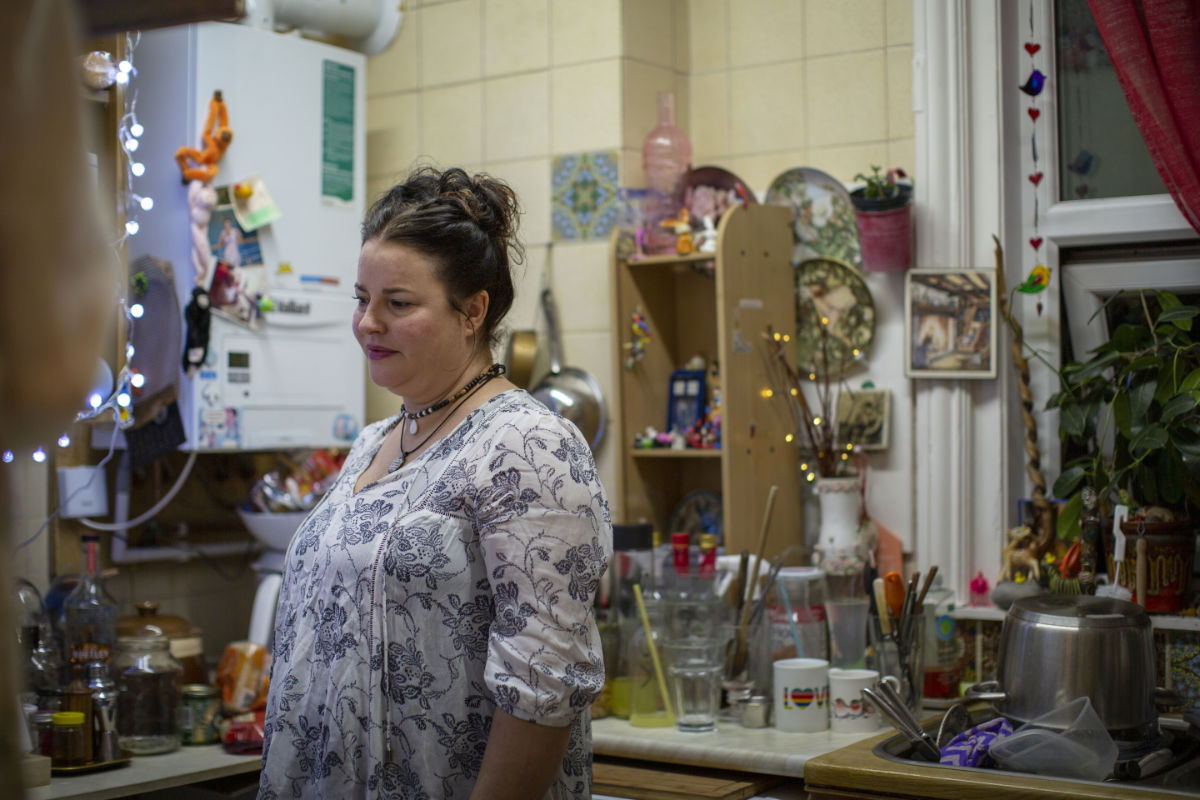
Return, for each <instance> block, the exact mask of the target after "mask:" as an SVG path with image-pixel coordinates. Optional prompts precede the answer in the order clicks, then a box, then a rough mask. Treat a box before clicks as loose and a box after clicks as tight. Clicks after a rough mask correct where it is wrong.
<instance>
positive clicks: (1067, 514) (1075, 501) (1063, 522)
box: [1054, 484, 1083, 541]
mask: <svg viewBox="0 0 1200 800" xmlns="http://www.w3.org/2000/svg"><path fill="white" fill-rule="evenodd" d="M1056 485H1057V484H1056ZM1082 511H1083V493H1082V492H1076V493H1075V494H1073V495H1071V498H1070V499H1069V500H1067V502H1066V503H1065V504H1064V505H1063V507H1062V508H1060V509H1059V511H1058V523H1057V524H1056V525H1055V526H1054V527H1055V532H1056V533H1057V534H1058V538H1059V539H1063V540H1065V541H1073V540H1075V539H1078V538H1079V534H1080V532H1081V531H1080V529H1079V516H1080V513H1081V512H1082Z"/></svg>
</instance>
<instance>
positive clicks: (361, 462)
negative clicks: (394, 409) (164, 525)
mask: <svg viewBox="0 0 1200 800" xmlns="http://www.w3.org/2000/svg"><path fill="white" fill-rule="evenodd" d="M398 420H399V417H398V416H396V417H392V418H390V419H387V420H382V421H380V422H377V423H375V424H373V425H371V426H369V427H367V428H366V429H365V430H364V431H363V433H362V435H361V436H359V438H358V440H357V441H356V442H355V443H354V446H353V447H352V448H351V451H350V453H349V455H348V456H347V458H346V463H345V465H344V466H343V468H342V472H341V475H340V476H339V477H338V480H337V482H336V484H335V485H334V486H333V487H332V488H331V489H330V490H329V491H328V493H327V494H326V496H325V497H324V498H323V499H322V501H321V503H320V504H319V505H318V506H317V507H316V508H315V509H314V510H313V512H312V513H311V514H310V515H309V516H308V518H307V519H306V520H305V521H304V523H303V524H302V525H301V526H300V528H299V530H297V532H296V535H295V536H294V537H293V539H292V542H291V545H290V547H289V549H288V554H287V562H286V563H287V565H286V569H285V574H284V578H283V587H282V589H281V590H280V596H279V606H278V611H277V613H276V621H275V646H274V662H273V665H272V672H271V686H270V693H269V698H268V702H267V712H266V725H265V728H264V739H265V741H264V744H263V769H262V782H261V785H260V789H259V797H260V798H266V799H267V800H271V799H272V798H299V797H304V798H310V797H311V798H315V797H320V798H330V800H332V799H333V798H337V799H338V800H341V799H342V798H358V797H371V798H405V800H409V799H410V798H411V799H413V800H415V799H416V798H430V799H431V800H432V799H433V798H465V797H467V796H468V795H469V794H470V792H471V787H472V786H473V784H474V783H475V779H476V777H477V776H478V774H479V768H480V764H481V762H482V760H483V752H484V747H485V746H486V744H487V737H488V731H489V729H490V727H491V721H492V710H493V708H495V707H496V706H499V707H500V708H502V709H504V710H505V711H506V712H508V713H510V714H512V715H513V716H516V717H519V718H521V719H525V720H530V721H534V722H538V723H542V724H546V725H570V726H571V736H570V743H569V744H568V747H567V753H566V756H565V757H564V758H563V762H562V766H561V768H560V770H559V773H558V777H557V779H556V780H555V782H554V785H553V787H552V789H551V791H550V793H549V794H548V795H547V797H550V798H587V797H590V796H591V773H592V770H591V726H590V717H589V714H588V706H589V704H590V703H591V701H592V699H593V698H594V697H595V696H596V694H597V693H598V692H599V691H600V687H601V685H602V684H603V681H604V664H603V659H602V657H601V652H600V638H599V635H598V633H597V630H596V622H595V618H594V616H593V610H592V600H593V597H594V595H595V592H596V588H597V585H598V584H599V581H600V577H601V575H602V574H603V572H604V569H605V565H606V564H607V563H608V558H609V556H610V554H611V551H612V526H611V520H610V518H609V512H608V503H607V502H606V500H605V496H604V490H603V488H602V487H601V485H600V481H599V478H598V476H597V474H596V466H595V462H594V461H593V459H592V454H591V452H590V451H589V449H588V446H587V443H586V442H585V441H584V440H583V437H582V436H581V435H580V433H579V431H578V430H577V429H576V428H575V427H574V426H573V425H572V424H571V423H569V422H567V421H566V420H564V419H562V418H561V417H558V416H556V415H553V414H550V413H549V412H547V411H546V410H545V408H543V407H542V406H541V405H540V404H539V403H538V402H537V401H536V400H534V399H533V398H532V397H530V396H529V395H528V394H527V393H525V392H523V391H519V390H517V391H508V392H504V393H502V394H500V395H497V396H496V397H493V398H491V399H490V400H488V401H487V402H486V403H484V405H483V406H481V407H480V408H478V409H476V410H475V411H473V412H472V413H471V414H470V415H468V416H467V418H466V419H465V420H464V421H463V422H462V423H460V424H459V425H458V427H457V428H455V429H454V430H453V431H452V432H451V433H450V434H449V435H447V436H446V437H445V438H443V439H442V440H440V441H439V442H437V443H436V444H435V445H434V446H432V447H431V448H429V449H428V450H427V451H425V452H424V453H423V454H422V455H421V456H419V457H417V458H415V459H414V460H412V461H410V462H409V463H408V464H407V465H405V466H404V467H402V468H401V469H399V470H397V471H396V472H393V473H390V474H388V475H386V476H385V477H383V478H381V479H380V480H378V481H376V482H375V483H372V484H369V485H367V486H365V487H363V489H362V490H361V491H360V492H358V493H357V494H356V493H355V492H354V484H355V482H356V480H357V479H358V476H359V475H361V474H362V472H363V470H364V469H366V467H367V465H368V464H369V463H370V462H371V459H372V458H373V457H374V455H375V453H376V452H377V451H378V449H379V447H380V445H381V443H382V442H383V439H384V437H385V436H386V435H387V433H388V431H389V430H391V429H392V428H393V427H394V426H395V425H396V423H397V421H398Z"/></svg>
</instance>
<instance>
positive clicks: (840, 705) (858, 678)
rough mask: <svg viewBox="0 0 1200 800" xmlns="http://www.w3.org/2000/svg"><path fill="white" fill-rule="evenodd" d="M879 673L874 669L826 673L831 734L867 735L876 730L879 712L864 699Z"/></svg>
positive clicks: (833, 670)
mask: <svg viewBox="0 0 1200 800" xmlns="http://www.w3.org/2000/svg"><path fill="white" fill-rule="evenodd" d="M878 680H879V672H878V671H876V670H873V669H840V668H838V667H833V668H832V669H830V670H829V718H830V721H829V728H830V730H832V731H833V732H834V733H870V732H871V731H874V730H877V729H878V728H879V723H880V718H879V709H877V708H875V706H874V705H873V704H872V703H871V702H869V701H868V700H867V699H866V698H864V697H863V693H862V690H863V689H866V688H868V687H871V686H874V685H875V684H876V682H877V681H878Z"/></svg>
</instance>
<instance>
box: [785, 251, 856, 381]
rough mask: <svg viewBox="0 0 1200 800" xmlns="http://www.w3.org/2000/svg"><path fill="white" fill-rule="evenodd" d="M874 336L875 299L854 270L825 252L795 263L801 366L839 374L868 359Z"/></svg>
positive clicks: (797, 359)
mask: <svg viewBox="0 0 1200 800" xmlns="http://www.w3.org/2000/svg"><path fill="white" fill-rule="evenodd" d="M822 320H826V321H827V322H824V323H823V322H822ZM874 338H875V304H874V302H873V301H872V300H871V291H870V289H868V288H867V284H866V282H865V281H864V280H863V279H862V275H860V274H859V272H858V270H856V269H854V267H851V266H850V265H849V264H847V263H845V262H843V261H838V260H837V259H835V258H827V257H823V256H822V257H818V258H810V259H806V260H804V261H802V262H800V264H799V266H797V267H796V365H797V366H798V367H799V368H800V370H801V371H808V372H810V373H816V374H818V375H826V376H829V377H831V378H840V377H841V376H842V375H844V374H846V373H847V372H852V371H854V370H855V369H857V368H861V367H864V366H865V365H866V362H867V353H868V351H869V349H870V347H871V340H872V339H874Z"/></svg>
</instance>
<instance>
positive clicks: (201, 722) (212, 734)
mask: <svg viewBox="0 0 1200 800" xmlns="http://www.w3.org/2000/svg"><path fill="white" fill-rule="evenodd" d="M220 715H221V693H220V691H218V689H217V688H216V687H215V686H209V685H208V684H207V683H189V684H186V685H185V686H184V687H183V705H181V706H180V708H179V727H180V729H181V734H182V738H183V743H184V744H212V743H213V742H216V741H219V740H220V736H219V735H218V733H217V722H218V719H219V718H220Z"/></svg>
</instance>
